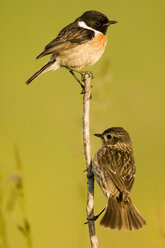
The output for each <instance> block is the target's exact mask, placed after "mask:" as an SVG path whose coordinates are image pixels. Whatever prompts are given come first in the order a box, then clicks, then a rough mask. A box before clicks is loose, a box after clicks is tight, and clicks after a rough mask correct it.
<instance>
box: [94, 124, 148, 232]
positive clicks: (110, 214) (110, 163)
mask: <svg viewBox="0 0 165 248" xmlns="http://www.w3.org/2000/svg"><path fill="white" fill-rule="evenodd" d="M95 136H97V137H99V138H101V139H102V143H103V145H102V147H101V148H100V149H99V150H98V151H97V153H96V154H95V157H94V159H93V163H92V170H93V174H94V176H95V179H96V181H97V183H98V184H99V186H100V188H101V190H102V191H103V193H104V195H105V196H106V197H107V198H108V204H107V206H106V209H105V213H104V216H103V218H102V219H101V222H100V224H101V225H103V226H105V227H109V228H111V229H118V230H121V229H124V230H128V231H131V230H132V229H140V228H142V227H143V226H144V225H146V222H145V220H144V219H143V217H142V216H141V214H140V213H139V212H138V210H137V209H136V207H135V206H134V204H133V203H132V201H131V199H130V192H131V190H132V187H133V183H134V179H135V161H134V156H133V148H132V142H131V139H130V136H129V134H128V132H127V131H125V130H124V129H123V128H122V127H112V128H109V129H107V130H105V131H104V132H103V133H102V134H95Z"/></svg>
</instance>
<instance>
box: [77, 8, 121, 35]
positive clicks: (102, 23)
mask: <svg viewBox="0 0 165 248" xmlns="http://www.w3.org/2000/svg"><path fill="white" fill-rule="evenodd" d="M76 21H78V22H85V24H86V25H87V26H88V27H90V28H92V29H95V30H97V31H100V32H102V33H103V34H105V33H106V31H107V28H108V26H109V25H111V24H115V23H117V22H116V21H109V20H108V18H107V17H106V16H105V15H104V14H102V13H101V12H99V11H95V10H90V11H86V12H85V13H84V14H82V16H80V17H79V18H78V19H77V20H76Z"/></svg>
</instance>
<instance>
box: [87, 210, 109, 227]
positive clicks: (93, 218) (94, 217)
mask: <svg viewBox="0 0 165 248" xmlns="http://www.w3.org/2000/svg"><path fill="white" fill-rule="evenodd" d="M104 210H105V208H104V209H103V210H102V211H101V212H100V213H99V214H98V215H94V216H93V217H92V218H87V222H85V223H84V224H88V223H89V221H96V220H97V219H98V218H99V216H100V215H101V214H102V213H103V212H104Z"/></svg>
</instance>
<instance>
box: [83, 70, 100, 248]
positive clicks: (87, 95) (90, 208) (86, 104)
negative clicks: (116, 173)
mask: <svg viewBox="0 0 165 248" xmlns="http://www.w3.org/2000/svg"><path fill="white" fill-rule="evenodd" d="M91 79H92V78H91V76H90V74H89V73H88V72H87V73H84V77H83V81H84V94H83V142H84V155H85V160H86V168H87V185H88V188H87V209H86V211H87V219H92V218H93V214H94V177H91V175H92V163H91V147H90V131H89V114H90V99H91V86H90V83H91ZM88 229H89V237H90V241H91V247H92V248H98V247H99V245H98V239H97V236H96V230H95V222H94V221H93V220H91V221H89V222H88Z"/></svg>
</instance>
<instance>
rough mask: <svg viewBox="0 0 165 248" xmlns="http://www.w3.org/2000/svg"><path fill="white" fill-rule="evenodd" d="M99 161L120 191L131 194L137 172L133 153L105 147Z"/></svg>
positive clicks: (99, 155)
mask: <svg viewBox="0 0 165 248" xmlns="http://www.w3.org/2000/svg"><path fill="white" fill-rule="evenodd" d="M97 159H98V162H99V164H100V165H101V166H102V167H103V168H104V169H105V171H106V173H107V174H108V175H109V177H110V178H111V180H112V181H113V183H114V184H115V186H116V187H117V188H118V190H119V191H121V192H126V193H129V192H130V191H131V189H132V186H133V182H134V179H135V170H136V168H135V161H134V157H133V152H132V151H130V150H127V151H123V150H121V149H116V148H115V149H114V148H110V147H103V148H102V149H101V150H100V152H99V153H98V157H97Z"/></svg>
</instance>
